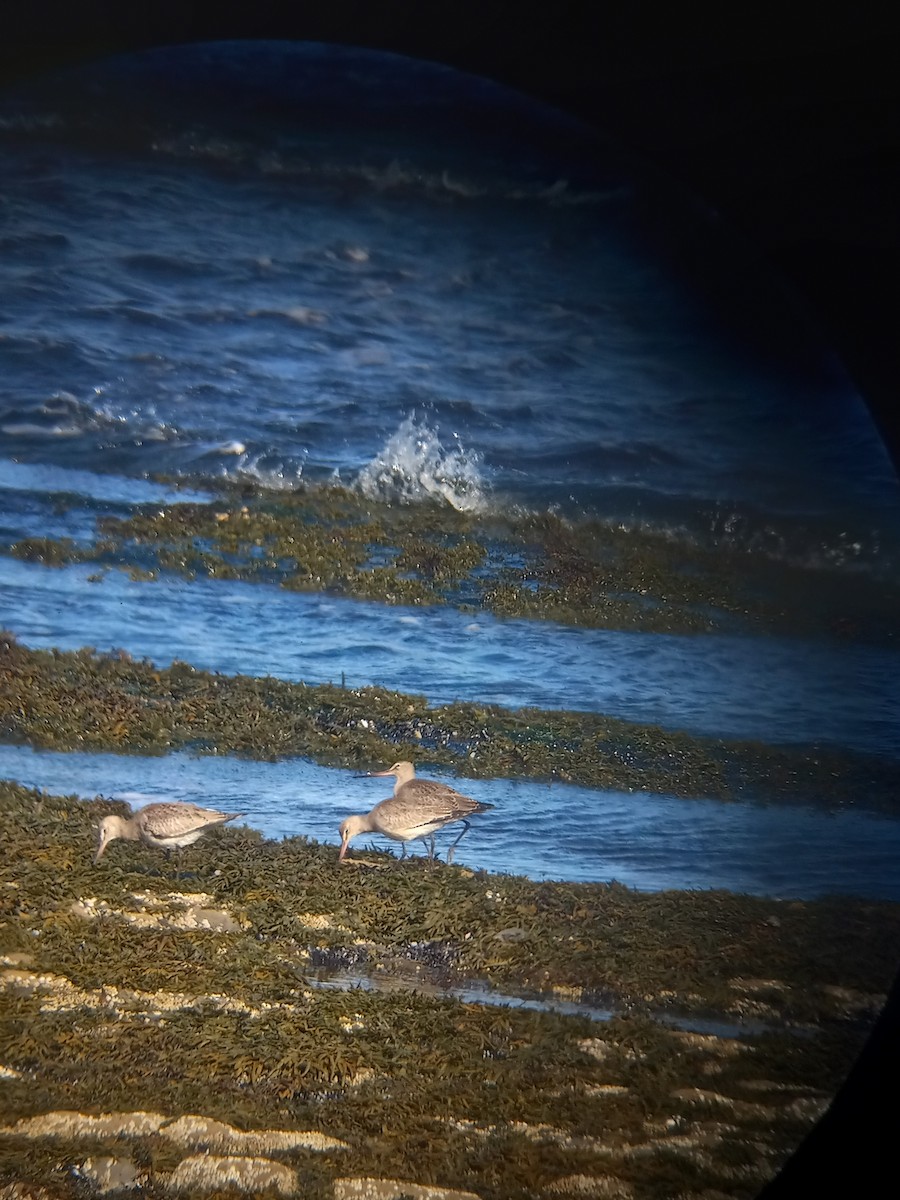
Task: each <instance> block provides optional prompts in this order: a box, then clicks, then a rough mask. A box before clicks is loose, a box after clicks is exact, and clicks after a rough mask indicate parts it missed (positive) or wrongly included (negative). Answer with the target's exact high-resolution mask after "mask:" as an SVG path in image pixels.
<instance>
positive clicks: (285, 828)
mask: <svg viewBox="0 0 900 1200" xmlns="http://www.w3.org/2000/svg"><path fill="white" fill-rule="evenodd" d="M434 774H435V776H436V777H439V778H443V779H444V781H445V782H447V783H449V784H451V785H452V786H458V787H460V788H461V789H462V790H463V791H465V792H466V794H468V795H470V796H472V797H473V798H475V799H476V800H483V801H485V802H487V803H490V804H494V805H495V806H496V807H495V808H494V809H493V810H492V811H490V812H487V813H485V814H484V815H483V816H480V817H478V818H477V819H476V820H473V821H472V823H471V828H470V829H469V831H468V833H466V835H465V836H464V837H463V839H462V841H461V842H460V843H459V845H458V846H457V848H456V852H455V854H454V860H453V861H454V863H456V864H461V865H463V866H468V867H471V868H474V869H484V870H487V871H497V872H501V873H508V874H526V875H529V876H531V877H532V878H534V879H569V880H575V881H580V882H590V881H592V880H603V881H608V880H613V879H615V880H618V881H619V882H620V883H622V884H625V885H626V886H627V887H633V888H639V889H641V890H646V891H662V890H665V889H668V888H699V889H707V888H731V889H733V890H735V891H740V892H748V893H752V894H756V895H766V896H772V897H792V898H799V899H803V898H810V897H815V896H822V895H829V894H832V893H844V894H847V895H857V896H869V897H871V898H874V899H882V900H900V873H898V871H897V862H898V861H900V822H898V821H896V820H892V819H890V818H886V817H879V816H876V815H872V814H868V813H864V812H839V813H833V814H823V813H821V812H820V811H818V810H814V809H807V808H803V807H800V806H793V805H792V806H791V807H789V808H778V807H776V806H774V805H764V804H750V803H741V804H736V803H735V804H723V803H721V802H719V801H715V800H682V799H676V798H674V797H669V796H658V795H654V794H651V793H626V792H614V791H592V790H591V789H589V788H581V787H575V786H571V785H568V784H554V785H552V786H549V785H547V784H542V783H535V782H532V781H529V780H510V779H491V780H475V779H471V780H470V779H465V780H458V779H456V778H455V777H453V776H449V775H443V776H440V775H438V773H437V772H435V773H434ZM0 776H2V777H4V778H11V779H17V780H20V781H21V782H22V783H25V784H27V785H29V786H32V787H41V788H44V789H45V790H47V791H49V792H52V793H61V794H63V795H70V794H78V795H81V796H84V797H87V798H90V797H93V796H95V795H97V794H98V793H102V794H103V795H106V796H114V797H119V798H121V799H125V800H127V801H129V802H130V803H132V804H133V805H135V806H139V805H141V804H144V803H148V802H149V801H151V800H159V799H166V798H174V799H177V800H192V801H194V802H196V803H200V804H208V805H210V806H212V807H214V808H216V807H218V808H221V809H223V810H224V811H228V812H244V813H246V814H247V824H249V825H252V826H253V827H254V828H256V829H259V830H261V831H262V832H263V833H264V834H266V835H267V836H269V837H285V836H293V835H297V834H299V835H302V836H305V837H309V838H313V839H315V840H316V841H318V842H323V843H329V844H333V845H334V848H335V860H337V849H338V841H339V838H338V825H339V824H340V822H341V821H342V820H343V818H344V817H345V816H348V815H349V814H350V813H353V812H366V811H368V809H369V808H371V807H372V805H373V804H375V803H377V802H378V801H379V800H383V799H385V797H386V796H387V795H388V794H389V786H390V785H389V784H387V785H386V784H385V782H384V781H383V780H372V779H359V778H356V776H355V775H354V773H352V772H350V771H343V770H339V769H337V768H333V767H321V766H318V765H316V764H314V763H310V762H308V761H306V760H304V759H289V760H284V761H280V762H251V761H248V760H246V759H239V758H230V757H226V756H209V757H197V758H194V757H191V756H189V755H185V754H169V755H165V756H163V757H159V758H156V757H153V758H144V757H141V756H138V755H116V754H84V753H77V752H74V753H73V752H70V753H54V752H51V751H33V750H31V749H28V748H27V747H21V746H4V745H0ZM454 836H455V834H454V831H453V830H452V829H450V830H447V831H446V832H445V833H442V834H439V835H438V838H437V843H438V853H439V855H440V856H441V857H443V856H444V855H445V852H446V847H447V846H448V845H449V843H450V842H451V841H452V840H453V837H454ZM208 844H209V845H211V840H210V842H209V843H208ZM368 846H373V847H376V848H380V849H390V848H393V849H394V850H395V851H399V847H398V846H397V844H396V843H391V842H389V841H387V839H384V838H379V837H377V836H376V835H374V834H373V835H371V836H370V837H362V838H360V839H358V840H357V841H356V842H353V843H352V845H351V851H352V850H354V849H356V848H358V847H368ZM92 850H93V847H92V846H85V855H86V856H88V855H90V854H91V853H92ZM411 850H412V852H413V853H416V854H419V853H423V852H425V850H424V843H423V844H422V846H421V847H417V846H412V847H411ZM112 852H113V851H110V853H112ZM149 853H150V852H149V851H148V854H149ZM208 853H210V854H214V850H213V849H209V850H208ZM398 869H402V868H398Z"/></svg>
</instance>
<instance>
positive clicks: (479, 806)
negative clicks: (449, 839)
mask: <svg viewBox="0 0 900 1200" xmlns="http://www.w3.org/2000/svg"><path fill="white" fill-rule="evenodd" d="M389 775H393V776H395V778H396V780H397V782H396V784H395V785H394V794H393V796H391V798H390V799H389V800H382V801H381V803H380V804H376V805H375V807H374V808H373V809H372V810H371V812H368V813H365V814H358V815H355V816H352V817H347V819H346V820H345V821H343V822H342V823H341V827H340V833H341V849H340V853H339V854H338V859H342V858H343V857H344V855H345V854H346V853H347V847H348V846H349V845H350V840H351V838H354V837H356V835H357V834H359V833H381V834H384V836H385V837H389V838H393V839H394V840H395V841H398V842H402V843H403V853H402V854H401V856H400V857H401V858H405V857H406V843H407V842H411V841H415V840H416V839H417V838H423V839H424V838H430V842H431V846H430V853H429V858H430V859H431V860H432V861H433V860H434V835H435V832H436V831H437V830H438V829H443V828H444V826H445V825H450V824H452V823H453V822H454V821H462V823H463V828H462V831H461V833H460V835H459V837H458V838H457V839H456V841H455V842H453V844H452V845H451V846H450V847H449V849H448V851H447V862H448V863H450V862H452V861H453V851H454V850H455V849H456V846H457V844H458V842H459V840H460V838H461V837H462V836H463V834H464V833H465V832H466V830H467V829H468V828H469V818H470V817H473V816H475V814H476V813H482V812H487V810H488V809H490V808H493V807H494V806H493V804H484V803H482V801H480V800H473V799H472V798H471V796H464V795H463V794H462V793H461V792H457V791H456V789H455V788H452V787H448V786H447V784H446V783H436V782H434V781H433V780H431V779H416V777H415V776H416V769H415V767H414V766H413V764H412V763H411V762H398V763H394V765H393V766H392V767H391V768H390V769H389V770H387V771H371V772H369V774H368V775H366V776H364V778H366V779H373V778H383V777H384V776H389Z"/></svg>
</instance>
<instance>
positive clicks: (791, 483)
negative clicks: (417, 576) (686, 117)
mask: <svg viewBox="0 0 900 1200" xmlns="http://www.w3.org/2000/svg"><path fill="white" fill-rule="evenodd" d="M0 171H2V177H3V179H4V193H3V197H2V201H0V285H2V286H0V297H2V300H0V549H2V547H3V546H8V544H9V543H11V542H12V541H14V540H16V538H18V537H22V536H34V535H37V534H48V533H49V534H55V535H57V536H70V537H75V538H88V537H90V536H91V533H92V529H93V519H94V517H95V516H96V515H97V514H98V513H124V512H127V511H128V508H129V506H130V505H132V504H136V503H141V504H157V503H158V504H164V503H167V502H170V501H171V500H172V499H173V498H175V496H176V495H178V496H180V497H181V498H187V497H189V496H190V495H191V493H190V492H188V493H185V492H181V493H174V492H173V490H172V488H171V487H169V486H167V485H164V484H161V483H159V482H156V478H157V477H158V476H159V475H160V474H161V473H162V474H166V475H177V476H180V477H181V480H182V482H183V483H184V484H186V485H188V486H189V487H192V488H194V489H197V490H198V491H199V492H200V493H201V494H205V489H207V488H208V487H209V486H210V480H214V479H216V478H222V477H227V478H232V479H234V478H237V479H248V480H253V481H255V482H257V483H262V484H264V485H267V486H270V487H276V488H290V487H292V486H294V485H296V483H297V482H298V481H303V482H320V483H322V484H327V482H328V481H331V480H339V481H340V482H342V483H343V484H345V485H347V486H350V487H352V488H356V489H358V490H359V491H360V492H362V493H363V494H364V495H370V496H373V497H379V498H383V499H387V500H389V501H391V502H392V503H397V504H399V503H405V504H415V503H417V502H419V501H421V500H422V499H424V498H426V497H431V498H433V497H435V496H437V497H441V498H443V499H444V500H445V501H446V502H447V503H449V504H452V505H454V506H455V507H457V508H460V509H475V510H483V511H488V512H490V511H492V510H498V511H512V510H521V509H527V510H533V511H537V512H541V511H546V510H552V511H554V512H562V513H565V514H571V515H573V516H580V515H585V514H591V515H593V516H596V517H598V518H600V519H601V520H605V521H608V522H611V523H613V524H616V525H625V526H626V527H644V528H651V529H662V530H665V531H666V532H667V534H668V535H669V536H670V537H672V538H674V539H676V540H677V539H678V538H684V539H686V540H690V541H692V542H697V541H699V542H701V543H704V544H711V545H724V546H726V547H728V548H729V549H731V550H734V549H740V550H742V551H746V552H747V553H748V554H750V555H752V554H764V555H766V556H768V557H769V558H774V559H783V560H787V561H790V562H792V563H802V564H805V565H807V566H808V567H809V568H810V569H818V570H822V571H824V570H826V569H827V570H829V571H833V572H838V573H843V574H844V576H845V577H846V578H847V579H848V580H853V579H856V578H865V579H867V580H875V581H878V580H885V581H887V582H889V583H890V582H893V581H895V580H896V576H897V570H898V555H897V550H898V546H900V496H898V487H897V481H896V479H895V477H894V475H893V472H892V469H891V466H890V463H889V460H888V457H887V455H886V453H885V451H884V449H883V447H882V446H881V444H880V443H879V441H878V438H877V435H876V433H875V430H874V427H873V424H872V422H871V420H870V418H869V417H868V414H867V412H866V409H865V406H864V404H863V402H862V400H861V399H860V397H859V396H858V395H857V394H856V393H855V392H854V390H853V388H852V387H851V385H850V383H849V382H848V380H847V377H846V375H845V374H844V372H843V371H842V369H841V367H840V364H838V363H836V362H835V361H834V358H833V356H832V355H831V353H830V352H829V350H828V348H827V347H826V346H824V345H823V344H822V343H821V341H820V340H819V338H818V335H816V334H815V332H813V331H810V330H809V329H808V328H807V327H806V326H805V324H804V322H803V319H802V318H801V317H799V316H798V315H797V313H796V312H795V311H794V309H793V308H792V304H791V301H790V299H789V298H787V297H786V296H785V294H784V293H783V291H782V290H781V289H780V285H779V284H778V282H777V281H774V280H769V279H767V278H766V277H765V276H764V275H763V274H762V273H761V270H760V268H759V267H758V266H756V265H755V264H754V262H753V260H752V257H751V256H750V255H743V256H742V254H741V250H740V247H736V246H735V245H734V242H733V239H730V238H729V236H728V235H727V232H726V231H723V230H720V229H718V228H717V227H716V226H715V224H714V223H713V222H712V221H710V220H709V219H708V218H706V217H704V216H702V215H701V214H700V210H699V207H696V208H695V207H692V206H691V205H690V204H688V203H686V202H684V201H683V200H681V199H679V198H676V197H674V196H672V195H670V194H669V193H668V192H667V191H666V189H665V188H664V187H663V186H662V185H660V183H659V181H657V180H654V179H652V178H651V177H649V176H648V175H647V174H646V173H645V172H643V171H642V170H638V169H637V168H635V167H634V166H632V165H630V164H628V163H627V162H625V161H624V160H623V159H622V158H621V156H618V155H614V154H613V153H612V152H611V151H610V150H609V148H608V147H606V146H604V145H603V144H602V143H600V142H599V141H598V140H597V138H596V137H595V136H594V135H593V134H588V133H587V132H586V131H584V130H582V129H581V128H580V127H579V126H577V125H575V124H574V123H572V122H570V121H568V120H566V119H563V118H561V117H559V116H558V115H555V114H553V113H551V112H549V111H548V110H545V109H536V108H534V107H533V106H530V104H529V103H528V102H526V101H525V100H524V99H522V98H516V97H511V96H510V95H509V94H508V93H506V92H503V91H501V90H500V89H497V88H495V87H494V86H493V85H490V84H487V83H485V82H477V81H472V80H469V79H467V78H466V77H464V76H460V75H457V74H455V73H454V72H451V71H445V70H443V69H439V68H433V67H428V66H425V65H421V64H418V65H417V64H410V63H408V62H406V61H405V60H402V59H397V58H390V57H384V56H377V55H371V54H367V53H364V52H361V51H351V50H337V49H334V48H332V49H328V48H323V47H314V46H313V47H310V46H306V47H304V46H289V45H282V44H277V43H264V44H258V45H255V46H247V45H239V44H225V45H220V46H217V47H194V48H190V47H186V48H175V49H169V50H161V51H157V52H154V53H151V54H148V55H143V56H138V57H137V58H132V59H123V60H119V61H115V62H112V63H106V64H91V65H88V66H86V67H83V68H80V69H78V70H75V71H72V72H69V73H67V74H66V75H63V76H60V77H58V78H57V79H48V80H46V81H43V82H41V83H39V84H37V85H33V86H31V87H29V88H28V89H22V90H20V91H19V92H17V93H11V94H9V95H8V96H6V97H5V98H0ZM686 248H688V249H689V250H690V255H688V253H687V249H686ZM686 256H687V257H688V258H689V259H690V269H685V267H684V260H685V257H686ZM96 574H97V572H96V569H94V570H91V569H86V568H82V567H71V568H66V569H64V570H54V569H48V568H43V567H40V566H36V565H33V564H24V563H21V562H19V561H17V560H15V559H12V558H10V557H9V556H7V555H4V554H0V623H2V624H3V625H4V626H5V627H6V628H8V629H11V630H12V631H13V632H14V633H16V634H17V635H18V636H19V637H20V638H21V639H22V640H23V641H24V642H26V643H27V644H31V645H35V646H58V647H76V646H81V645H85V644H89V645H95V646H97V647H99V648H108V647H122V648H125V649H127V650H128V651H129V652H131V653H132V654H134V655H136V656H140V657H148V658H152V659H153V660H154V661H157V662H159V663H168V662H170V661H171V660H172V659H173V658H181V659H185V660H187V661H190V662H192V663H194V664H195V665H196V666H198V667H204V668H207V669H211V670H219V671H223V672H244V673H249V674H272V675H277V676H279V677H283V678H289V679H306V680H308V681H310V682H315V681H319V680H332V681H335V682H337V681H338V680H339V679H341V678H344V679H346V681H347V683H348V685H350V686H358V685H363V684H367V683H379V684H383V685H385V686H388V687H391V688H397V689H399V690H402V691H407V692H414V693H419V694H423V695H425V696H427V697H428V698H429V699H431V700H433V701H435V702H441V701H445V700H455V699H480V700H483V701H486V702H492V703H498V704H504V705H509V706H514V707H519V706H525V705H537V706H541V707H565V708H579V709H584V710H588V711H598V712H604V713H609V714H611V715H615V716H621V717H624V718H627V719H630V720H636V721H642V722H655V723H658V724H659V725H661V726H664V727H666V728H670V729H683V730H687V731H689V732H694V733H705V734H710V735H713V736H721V737H752V738H756V739H760V740H762V741H765V742H768V743H772V744H781V743H805V742H819V743H827V744H829V745H832V746H837V747H845V748H848V749H857V750H864V751H868V752H872V753H876V754H879V755H881V756H888V757H892V758H896V757H897V755H898V752H900V723H898V715H900V703H898V701H900V689H898V684H897V683H896V680H897V679H898V678H900V672H898V670H897V666H898V664H897V661H896V659H897V652H896V651H887V650H875V649H873V648H872V647H871V646H867V645H865V644H863V643H862V642H859V643H857V642H853V641H850V640H844V641H842V642H840V643H838V642H831V641H828V640H826V639H819V640H816V641H813V640H811V639H801V638H786V637H766V636H763V635H758V636H755V637H750V636H747V637H739V636H716V637H712V636H709V637H705V636H693V637H685V638H679V637H670V636H661V635H650V634H639V633H627V634H626V633H614V632H605V631H589V630H579V629H574V628H561V627H558V626H555V625H553V624H552V623H538V622H531V623H530V622H523V621H501V620H497V619H494V618H491V617H489V616H488V615H482V614H478V615H476V616H473V615H472V614H471V613H468V614H463V613H459V612H456V611H454V610H452V609H428V610H423V609H415V610H408V609H402V608H387V607H383V606H379V605H373V604H361V603H357V602H352V601H345V600H338V599H334V598H327V597H317V596H302V595H295V594H288V593H285V592H282V591H279V590H278V589H276V588H274V587H264V586H255V585H254V586H250V585H241V584H231V583H228V584H226V583H223V582H212V581H207V582H200V581H198V582H196V583H190V584H188V583H184V582H181V581H174V580H161V581H158V582H155V583H137V582H134V581H132V580H129V579H128V578H127V577H126V576H125V575H124V574H122V573H120V572H117V571H110V572H107V573H105V575H104V577H103V578H102V580H101V581H100V582H91V581H90V577H92V576H94V575H96ZM842 615H844V614H842V613H841V612H840V611H836V612H835V617H836V618H840V617H841V616H842ZM0 759H2V763H3V764H5V765H4V766H3V767H2V769H3V771H4V773H9V774H11V775H12V776H13V777H16V778H20V777H22V778H25V777H26V776H27V781H28V782H30V783H34V784H36V785H38V786H45V787H56V786H60V787H62V788H63V789H64V790H71V789H72V788H77V789H78V790H79V791H81V792H83V794H85V795H92V794H95V793H96V792H97V791H104V792H107V791H111V790H114V789H116V788H120V789H124V790H126V791H131V792H138V793H148V792H153V794H156V793H155V791H154V789H153V788H150V786H149V782H150V780H153V781H154V786H156V785H157V784H158V785H160V786H162V784H163V783H165V784H166V785H167V786H171V787H172V788H175V789H176V791H177V794H179V795H182V794H183V795H184V796H185V798H188V797H190V798H193V799H198V798H203V797H204V796H216V798H217V799H221V800H222V801H223V802H224V801H225V800H226V799H232V798H234V799H238V798H239V797H238V796H237V795H236V793H232V792H229V791H228V788H229V787H232V788H238V787H244V788H245V789H246V791H247V793H248V794H249V795H251V796H252V799H253V803H252V807H250V808H248V811H250V813H251V816H252V818H253V820H254V822H256V823H258V824H259V826H260V827H261V828H264V829H265V830H266V831H267V832H271V833H273V834H281V833H285V832H306V833H309V834H310V835H311V836H317V837H328V838H329V839H330V840H331V839H333V838H334V837H335V830H334V825H335V821H334V816H335V813H338V814H340V813H341V812H344V810H345V809H346V805H347V804H349V805H350V809H356V808H360V807H364V804H365V798H366V797H368V798H369V799H371V800H375V799H378V798H380V796H370V795H369V793H368V792H366V793H365V796H364V795H363V794H362V792H361V791H360V788H359V785H358V784H356V785H353V790H352V794H351V793H350V792H349V791H348V793H347V796H346V804H345V803H344V801H343V798H342V797H339V798H336V793H338V792H343V791H344V789H345V783H346V781H344V780H343V778H342V776H341V773H339V772H334V771H329V770H328V769H326V768H318V767H316V768H313V767H311V766H310V765H309V764H296V763H294V764H290V766H289V767H288V766H286V765H279V764H274V765H273V764H267V765H259V764H257V765H252V764H247V763H231V762H224V761H223V760H218V759H198V760H181V759H178V760H177V761H176V760H174V759H173V760H157V759H154V760H152V761H150V762H149V763H148V762H145V761H143V760H140V759H126V760H121V759H116V758H115V757H114V756H93V757H89V758H83V757H82V756H78V755H67V756H60V757H57V756H52V755H31V754H30V752H26V751H23V750H21V749H12V748H9V747H6V748H3V747H0ZM57 763H60V764H62V765H61V766H59V767H57V765H55V764H57ZM123 763H124V764H125V766H122V765H121V764H123ZM185 763H189V764H190V765H189V768H188V766H186V765H185ZM19 772H25V775H24V776H23V775H20V774H19ZM123 772H124V774H123ZM282 772H283V773H282ZM142 773H143V775H142ZM229 773H233V774H231V775H230V774H229ZM126 776H127V777H126ZM229 778H231V779H232V780H240V781H242V782H241V783H240V784H238V783H236V782H232V783H231V784H229V783H228V779H229ZM288 779H293V780H294V781H295V783H298V784H302V786H297V787H296V788H295V790H293V791H292V790H291V786H289V784H288V782H287V781H288ZM60 780H63V782H59V781H60ZM54 781H57V782H54ZM346 786H347V788H349V786H350V785H349V783H346ZM489 786H490V788H491V789H493V790H494V791H496V790H497V789H499V790H500V791H501V792H502V798H503V801H504V805H503V811H502V812H501V811H499V806H498V813H496V814H493V815H491V819H490V822H489V823H488V822H485V823H483V827H482V832H478V833H476V831H475V830H474V829H473V830H472V832H471V833H470V835H468V836H467V838H466V839H465V840H464V842H463V843H462V846H465V847H466V855H467V858H466V859H465V861H469V862H470V863H472V864H473V865H483V866H494V867H498V866H501V865H502V866H503V867H505V869H508V870H513V871H527V872H528V873H531V874H534V875H535V876H538V877H544V876H548V877H567V878H579V879H587V878H600V879H606V878H610V877H611V876H615V877H618V878H622V879H623V880H624V881H626V882H629V883H632V884H633V885H634V886H639V887H647V888H657V887H662V886H685V887H694V886H699V887H706V886H729V887H735V888H747V889H749V890H767V889H772V890H774V891H775V892H777V893H778V894H798V895H805V894H812V893H816V894H818V893H820V892H821V891H827V890H829V888H830V887H833V888H835V889H840V890H849V891H857V892H861V893H863V894H871V895H879V896H884V895H891V896H893V895H894V894H895V893H894V888H895V882H894V881H895V878H896V867H895V863H896V854H895V853H894V851H895V849H896V847H895V846H894V844H893V840H892V839H893V837H894V834H893V830H894V829H895V828H896V826H895V825H894V824H893V823H892V822H891V821H889V820H887V819H884V818H882V819H875V818H871V817H865V816H863V815H862V814H860V813H842V814H840V816H839V817H829V816H826V815H822V814H816V813H814V812H806V811H800V810H798V811H795V812H792V813H790V814H788V813H787V812H784V813H782V812H780V811H778V810H775V809H772V808H756V807H751V806H747V807H746V808H743V807H741V806H736V805H731V806H723V805H717V804H715V803H714V802H712V801H697V802H691V803H685V802H683V801H679V802H675V801H672V800H667V799H665V798H662V797H650V796H629V797H620V796H616V795H609V794H606V793H602V794H601V793H591V792H588V791H585V790H583V789H565V788H562V787H554V788H549V789H548V788H546V787H545V786H543V785H534V784H523V783H521V782H512V781H492V782H491V783H490V785H489ZM486 787H488V785H487V784H486V783H481V784H479V782H478V781H475V782H473V783H472V784H471V786H470V785H469V781H466V790H468V791H471V792H472V794H477V795H480V794H481V792H480V791H479V790H478V789H479V788H486ZM222 789H224V791H223V790H222ZM310 796H319V797H320V799H319V800H316V801H315V803H314V804H313V806H312V808H309V807H308V803H309V798H310ZM326 797H327V799H326ZM857 799H858V798H857V797H852V796H848V797H847V798H846V800H847V803H848V805H852V804H854V803H855V802H856V801H857ZM242 805H243V802H242ZM316 806H318V807H316ZM516 806H523V807H524V809H526V810H527V811H528V813H529V814H530V819H531V821H532V825H531V827H530V829H529V830H528V831H526V832H525V833H522V832H521V829H520V827H517V826H516V824H515V822H514V820H513V818H512V813H513V812H514V811H515V809H516ZM276 811H277V813H278V816H277V817H276V816H274V815H273V813H275V812H276ZM326 812H327V815H326ZM598 814H603V815H602V817H598ZM579 830H581V831H582V833H581V834H580V835H579V834H578V832H577V831H579ZM585 830H586V831H587V832H586V833H585V832H584V831H585Z"/></svg>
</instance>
